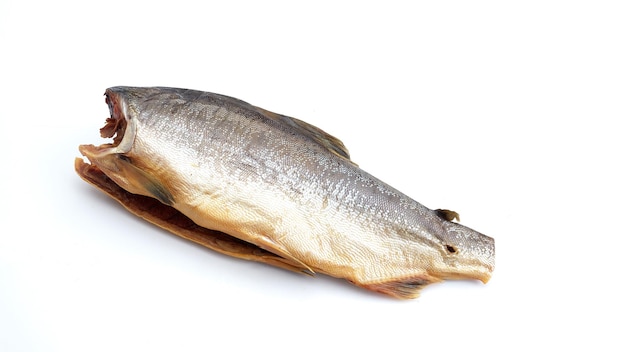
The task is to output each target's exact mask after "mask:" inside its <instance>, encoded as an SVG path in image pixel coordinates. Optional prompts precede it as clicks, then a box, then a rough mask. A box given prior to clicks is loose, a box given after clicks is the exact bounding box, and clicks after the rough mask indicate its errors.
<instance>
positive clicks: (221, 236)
mask: <svg viewBox="0 0 626 352" xmlns="http://www.w3.org/2000/svg"><path fill="white" fill-rule="evenodd" d="M74 168H75V169H76V172H77V173H78V175H79V176H80V177H81V178H82V179H83V180H85V181H86V182H88V183H90V184H92V185H93V186H95V187H96V188H98V189H99V190H100V191H102V192H104V193H105V194H107V195H108V196H110V197H111V198H113V199H115V200H116V201H118V202H119V203H120V204H121V205H122V206H124V207H125V208H126V209H127V210H128V211H130V212H131V213H133V214H135V215H137V216H138V217H140V218H143V219H145V220H147V221H148V222H151V223H153V224H155V225H157V226H159V227H161V228H163V229H165V230H167V231H169V232H171V233H173V234H175V235H177V236H180V237H182V238H185V239H187V240H189V241H192V242H195V243H197V244H200V245H202V246H204V247H207V248H209V249H212V250H214V251H217V252H219V253H222V254H225V255H229V256H232V257H236V258H240V259H246V260H252V261H257V262H261V263H266V264H269V265H273V266H276V267H279V268H283V269H287V270H291V271H294V272H298V273H308V270H310V269H309V268H308V267H302V266H298V265H295V263H293V262H292V261H289V260H287V259H285V258H281V257H279V256H277V255H276V254H274V253H272V252H268V251H266V250H264V249H261V248H259V247H258V246H256V245H254V244H252V243H248V242H245V241H242V240H240V239H238V238H235V237H233V236H230V235H228V234H226V233H223V232H220V231H215V230H210V229H207V228H204V227H201V226H198V225H197V224H196V223H194V222H193V221H192V220H191V219H189V218H188V217H186V216H185V215H183V214H182V213H181V212H179V211H178V210H176V209H174V208H173V207H170V206H168V205H165V204H163V203H161V202H160V201H159V200H157V199H154V198H151V197H147V196H142V195H138V194H133V193H130V192H127V191H126V190H124V189H123V188H122V187H120V186H118V185H117V184H116V183H115V182H113V180H111V179H110V178H109V177H107V176H106V175H105V174H104V173H103V172H102V171H100V169H99V168H98V167H97V166H95V165H92V164H88V163H86V162H84V161H83V160H82V159H81V158H76V159H75V161H74Z"/></svg>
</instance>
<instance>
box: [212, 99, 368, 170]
mask: <svg viewBox="0 0 626 352" xmlns="http://www.w3.org/2000/svg"><path fill="white" fill-rule="evenodd" d="M206 94H209V95H210V96H211V97H212V98H217V99H219V100H222V101H225V102H228V103H230V104H233V105H236V106H239V107H240V108H243V109H252V110H254V111H256V112H258V113H260V114H262V115H263V116H265V117H267V118H269V119H271V120H274V121H277V122H279V123H282V124H286V125H288V126H290V127H291V128H293V129H295V130H296V131H298V132H299V133H300V134H302V135H305V136H307V137H309V138H310V139H311V140H312V141H314V142H315V143H317V144H319V145H320V146H322V147H323V148H324V149H326V150H328V151H329V152H331V153H333V154H335V155H337V156H339V157H342V158H344V159H345V160H347V161H349V162H350V163H352V164H354V165H355V166H358V165H357V164H356V163H354V162H353V161H352V160H350V153H348V148H346V146H345V145H344V144H343V142H342V141H341V140H339V138H337V137H334V136H332V135H330V134H328V133H326V132H324V131H323V130H322V129H320V128H318V127H315V126H313V125H311V124H309V123H306V122H304V121H302V120H299V119H296V118H295V117H289V116H285V115H281V114H277V113H275V112H271V111H269V110H265V109H263V108H260V107H258V106H254V105H252V104H250V103H247V102H245V101H243V100H240V99H237V98H233V97H231V96H228V95H222V94H216V93H206Z"/></svg>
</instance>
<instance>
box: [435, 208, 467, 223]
mask: <svg viewBox="0 0 626 352" xmlns="http://www.w3.org/2000/svg"><path fill="white" fill-rule="evenodd" d="M435 214H437V216H439V217H440V218H442V219H444V220H447V221H453V220H455V219H456V221H461V217H460V216H459V213H457V212H456V211H452V210H448V209H437V210H435Z"/></svg>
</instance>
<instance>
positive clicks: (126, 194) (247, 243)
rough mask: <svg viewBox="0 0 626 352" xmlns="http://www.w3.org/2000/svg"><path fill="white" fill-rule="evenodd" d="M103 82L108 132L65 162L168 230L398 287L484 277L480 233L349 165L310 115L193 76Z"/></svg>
mask: <svg viewBox="0 0 626 352" xmlns="http://www.w3.org/2000/svg"><path fill="white" fill-rule="evenodd" d="M105 95H106V101H107V103H108V105H109V110H110V114H111V117H110V118H109V119H107V123H106V125H105V126H104V127H103V128H102V129H101V134H102V136H103V137H105V138H109V137H112V138H113V142H112V143H110V144H103V145H100V146H94V145H81V146H80V151H81V153H82V154H83V155H84V156H85V157H87V159H88V160H89V164H87V163H85V162H84V161H83V160H82V159H80V158H77V160H76V170H77V171H78V173H79V174H80V175H81V177H83V178H84V179H85V180H87V181H89V182H90V183H92V184H94V185H96V186H97V187H98V188H100V189H102V190H103V191H105V192H107V193H108V194H109V195H111V196H112V197H114V198H116V199H117V200H118V201H120V202H121V203H122V204H123V205H125V206H126V207H127V208H128V209H129V210H130V211H132V212H134V213H135V214H137V215H139V216H141V217H144V218H146V219H147V220H149V221H152V222H153V223H155V224H157V225H159V226H161V227H164V228H166V229H168V230H170V231H172V232H174V233H175V234H178V235H180V236H183V237H185V238H188V239H191V240H193V241H195V242H198V243H201V244H203V245H206V246H207V247H210V248H213V249H216V250H218V251H220V252H222V253H225V254H229V255H233V256H236V257H241V258H245V259H251V260H257V261H261V262H266V263H269V264H272V265H277V266H280V267H284V268H287V269H291V270H295V271H302V272H306V273H311V274H312V273H315V272H321V273H324V274H327V275H331V276H334V277H339V278H344V279H347V280H349V281H350V282H352V283H354V284H356V285H358V286H361V287H364V288H367V289H370V290H374V291H378V292H382V293H385V294H389V295H392V296H395V297H399V298H413V297H416V296H417V295H418V294H419V291H420V289H421V288H422V287H424V286H425V285H427V284H430V283H434V282H438V281H441V280H442V279H459V278H460V279H464V278H467V279H478V280H481V281H483V282H487V281H488V280H489V278H490V277H491V273H492V271H493V269H494V265H495V264H494V256H495V247H494V241H493V239H492V238H491V237H488V236H485V235H483V234H480V233H478V232H476V231H474V230H472V229H469V228H467V227H465V226H463V225H460V224H459V223H457V222H454V221H452V220H453V218H454V217H455V216H456V213H454V212H451V211H446V210H431V209H428V208H426V207H425V206H423V205H421V204H420V203H418V202H416V201H414V200H412V199H411V198H409V197H407V196H406V195H404V194H402V193H401V192H399V191H397V190H396V189H394V188H392V187H391V186H389V185H387V184H385V183H384V182H382V181H380V180H378V179H377V178H375V177H373V176H372V175H370V174H368V173H367V172H365V171H363V170H361V169H360V168H359V167H358V166H357V165H356V164H354V163H353V162H352V161H351V160H350V158H349V155H348V151H347V149H346V148H345V146H344V145H343V144H342V143H341V141H339V140H338V139H336V138H334V137H332V136H330V135H329V134H327V133H325V132H324V131H322V130H320V129H319V128H316V127H314V126H312V125H309V124H307V123H305V122H303V121H301V120H298V119H294V118H290V117H287V116H283V115H279V114H275V113H272V112H269V111H267V110H263V109H261V108H258V107H255V106H252V105H250V104H248V103H245V102H243V101H240V100H237V99H234V98H231V97H227V96H223V95H219V94H214V93H206V92H201V91H195V90H187V89H179V88H164V87H154V88H135V87H113V88H109V89H107V90H106V93H105ZM156 200H158V202H157V201H156ZM146 204H150V206H147V205H146ZM172 208H173V209H172ZM174 209H175V210H174ZM165 213H167V214H170V215H167V216H164V215H163V214H165ZM174 213H175V214H176V216H173V215H171V214H174ZM182 218H187V219H186V220H182V221H187V222H185V223H184V225H180V223H181V222H180V221H181V220H180V219H182Z"/></svg>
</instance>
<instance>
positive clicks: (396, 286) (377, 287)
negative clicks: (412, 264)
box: [355, 274, 441, 299]
mask: <svg viewBox="0 0 626 352" xmlns="http://www.w3.org/2000/svg"><path fill="white" fill-rule="evenodd" d="M440 281H441V280H440V279H438V278H436V277H433V276H430V275H428V274H424V275H423V276H416V277H412V278H407V279H402V280H397V281H387V282H381V283H376V284H364V285H362V284H358V283H355V284H356V285H357V286H361V287H363V288H365V289H368V290H370V291H375V292H379V293H383V294H386V295H389V296H392V297H395V298H400V299H412V298H417V297H419V294H420V292H421V290H422V289H423V288H424V287H425V286H427V285H430V284H432V283H436V282H440Z"/></svg>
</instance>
